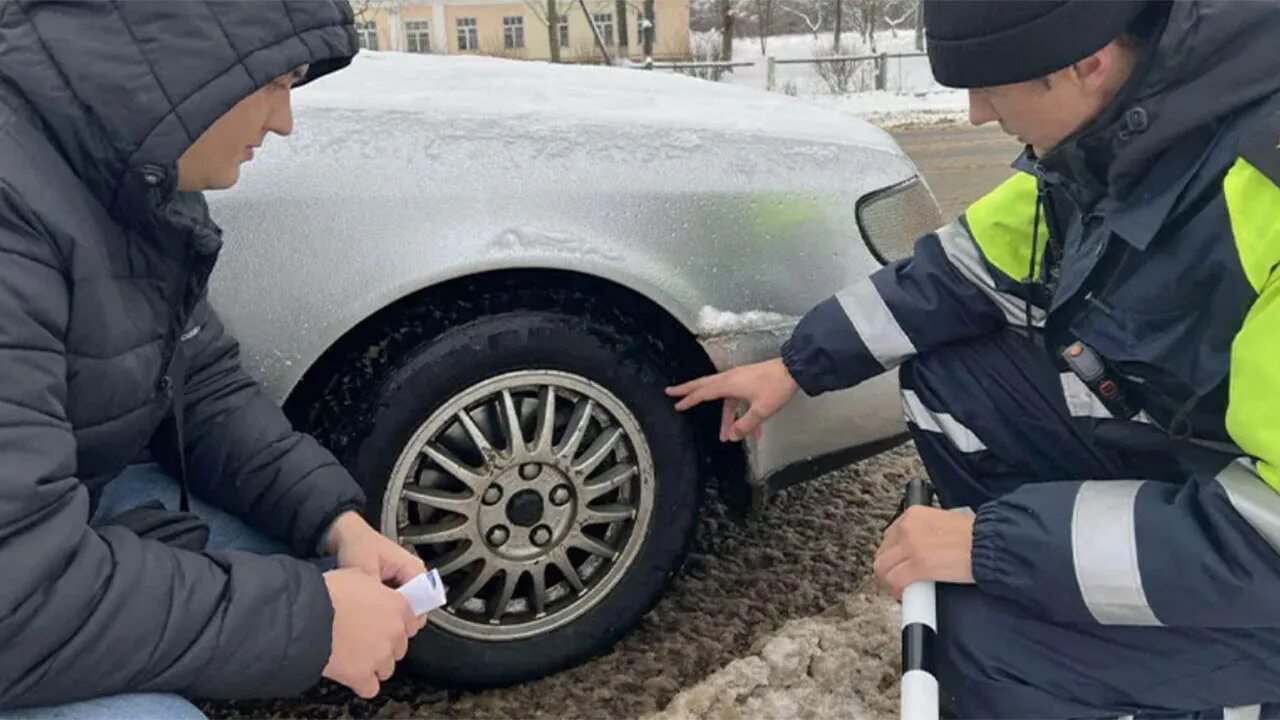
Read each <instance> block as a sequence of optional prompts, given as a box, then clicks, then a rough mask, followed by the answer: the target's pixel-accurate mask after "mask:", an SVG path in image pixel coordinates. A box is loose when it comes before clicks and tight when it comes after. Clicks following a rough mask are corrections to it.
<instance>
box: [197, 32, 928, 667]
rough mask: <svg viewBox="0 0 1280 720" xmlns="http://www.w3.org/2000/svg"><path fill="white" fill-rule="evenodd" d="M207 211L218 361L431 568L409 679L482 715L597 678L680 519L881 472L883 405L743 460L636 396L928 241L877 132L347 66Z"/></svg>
mask: <svg viewBox="0 0 1280 720" xmlns="http://www.w3.org/2000/svg"><path fill="white" fill-rule="evenodd" d="M295 97H296V100H295V102H296V103H297V112H296V128H297V129H296V131H295V133H294V135H293V136H292V137H290V138H288V139H287V140H277V141H276V142H274V143H271V144H269V145H268V146H267V148H265V152H263V153H262V154H261V155H260V159H259V160H258V161H257V162H255V163H254V164H253V165H252V166H250V167H247V168H246V170H245V177H244V179H243V181H242V183H241V184H240V185H239V186H238V187H237V188H236V189H235V190H234V191H230V192H228V193H225V194H223V195H221V196H219V197H216V198H214V199H213V204H214V208H213V210H214V216H215V218H217V219H218V220H219V221H220V223H221V224H222V225H223V227H224V229H225V231H226V237H227V238H228V241H227V246H226V248H225V250H224V253H223V258H222V259H221V261H220V264H219V267H218V270H217V272H216V274H215V277H214V281H213V299H214V304H215V305H216V306H217V307H218V308H219V309H220V311H221V312H222V313H223V315H224V317H225V318H226V321H227V323H228V325H229V326H230V327H231V329H232V330H233V331H234V332H235V333H236V334H237V335H238V336H239V338H240V340H241V342H242V346H243V353H244V361H245V364H246V366H247V367H248V368H249V369H250V371H251V372H253V373H255V374H256V377H257V378H259V379H260V380H261V381H262V383H263V384H264V385H265V387H266V388H267V390H268V392H269V393H270V394H271V395H272V396H274V397H275V398H277V399H278V400H279V401H280V402H282V403H283V404H284V405H285V407H286V409H287V411H288V412H289V414H290V417H291V418H292V419H293V420H294V421H295V423H297V425H298V426H299V427H303V428H306V429H308V430H310V431H311V432H313V433H315V434H316V435H317V436H318V437H319V438H321V440H322V441H323V442H325V443H326V444H327V445H328V447H330V448H332V449H333V450H334V452H335V453H336V454H337V456H338V457H339V458H340V459H341V460H342V462H343V463H344V464H346V465H347V466H348V467H349V468H350V469H351V470H352V472H353V473H354V474H355V477H356V478H357V479H358V480H359V481H360V482H361V483H362V484H363V486H364V488H365V490H366V491H367V492H368V494H369V500H370V501H369V505H368V510H367V514H368V517H369V519H370V520H371V522H373V523H374V524H375V526H376V527H380V528H381V529H382V531H383V532H385V533H386V534H387V535H388V536H390V537H392V538H394V539H396V540H398V541H399V542H400V543H402V544H404V545H405V546H408V547H411V548H413V549H415V550H416V551H417V552H418V553H420V554H421V556H422V557H423V558H424V559H425V560H426V562H427V563H428V565H429V566H432V567H435V568H438V569H439V570H440V572H441V573H442V574H443V576H444V577H445V581H446V584H447V585H448V589H449V593H448V594H449V604H448V605H447V607H445V608H443V609H441V610H440V611H437V612H436V613H434V617H433V619H432V622H431V623H430V624H429V625H428V629H427V630H426V631H424V632H423V633H420V634H419V636H418V638H417V639H416V640H415V642H414V644H413V647H412V649H411V650H410V654H409V657H408V659H407V660H408V664H409V667H410V668H411V669H412V670H414V671H416V672H417V673H418V674H420V675H421V676H422V677H425V678H426V679H429V680H431V681H433V682H436V683H440V684H445V685H449V686H455V687H478V686H493V685H502V684H509V683H513V682H519V681H524V680H528V679H531V678H535V677H539V676H542V675H545V674H548V673H551V672H554V671H556V670H559V669H562V668H565V667H568V666H570V665H573V664H576V663H579V662H581V661H582V660H584V659H585V658H587V657H589V656H591V655H593V654H595V653H598V652H601V651H603V650H606V649H608V648H609V647H610V646H611V645H613V644H614V643H615V642H616V641H617V640H618V639H619V638H620V637H621V636H622V635H623V634H624V633H625V632H627V630H628V629H629V628H631V627H632V626H633V625H634V624H635V623H636V622H637V621H638V620H639V619H640V618H641V617H642V616H643V615H644V613H646V612H647V611H648V610H649V609H650V608H651V607H652V606H653V605H654V603H655V602H656V601H657V599H658V598H659V596H660V595H661V594H662V592H663V590H664V588H665V586H666V584H667V582H668V579H669V578H670V577H671V576H672V575H673V573H675V572H676V571H677V569H678V568H679V566H680V562H681V560H682V558H683V556H684V553H685V552H686V550H687V548H688V546H689V541H690V538H691V537H692V534H693V530H694V527H695V521H696V518H697V514H698V508H699V504H700V503H701V502H702V500H703V496H704V488H707V487H709V486H711V484H712V483H715V484H716V487H717V488H718V492H719V495H720V496H721V497H723V498H726V499H727V500H728V501H729V502H731V503H732V504H734V505H736V506H738V507H740V508H743V509H746V508H756V509H758V508H760V507H761V506H762V505H763V503H764V501H765V500H766V499H767V497H768V495H769V493H770V492H771V491H775V490H777V489H778V488H779V487H782V486H785V485H787V484H790V483H794V482H797V481H800V480H804V479H806V478H810V477H814V476H816V475H817V474H819V473H821V472H823V471H825V470H828V469H831V468H833V467H837V466H839V465H842V464H846V463H848V462H850V461H851V460H852V459H854V458H856V457H857V456H859V455H865V454H868V453H871V452H875V451H876V450H877V449H879V448H883V447H886V446H888V445H892V444H895V443H897V442H899V441H900V439H901V437H902V433H903V422H902V420H901V410H900V407H901V404H900V401H899V399H898V397H897V386H896V377H895V376H893V375H891V374H886V375H884V376H883V377H881V378H879V379H877V380H875V381H873V382H870V383H867V384H866V385H864V386H862V387H860V388H858V389H856V390H852V391H847V392H841V393H834V394H830V395H828V396H823V397H821V398H819V399H810V398H803V397H802V398H799V399H798V400H797V401H796V402H794V403H793V404H792V405H791V406H789V407H788V408H787V409H786V410H784V411H783V413H782V414H780V415H779V416H778V417H777V418H776V419H775V420H773V421H772V422H771V423H770V424H769V425H768V426H767V428H766V431H765V432H764V435H763V437H762V438H761V439H760V440H758V441H755V440H751V441H748V442H746V443H745V444H742V445H737V444H722V443H720V442H718V439H717V428H718V420H719V413H718V410H717V409H715V408H702V409H699V410H698V411H695V412H693V413H691V414H687V415H685V414H680V413H677V412H676V411H675V410H674V407H673V402H672V400H671V399H670V398H669V397H667V396H666V395H665V393H664V387H666V386H668V385H670V384H674V383H677V382H680V381H683V380H687V379H689V378H692V377H695V376H700V375H703V374H706V373H710V372H713V371H716V370H720V369H725V368H728V367H730V366H734V365H738V364H742V363H747V362H753V361H758V360H762V359H766V358H769V357H773V356H776V355H777V353H778V352H779V347H780V344H781V342H782V341H783V340H785V339H786V337H787V335H788V333H789V332H790V330H791V329H792V328H793V327H794V325H795V323H796V321H797V319H798V318H799V316H801V315H802V314H803V313H804V312H805V311H807V310H808V309H809V308H810V307H812V306H813V305H815V304H816V303H818V302H820V301H821V300H823V299H825V298H826V297H828V296H830V295H831V294H832V293H834V292H836V291H838V290H840V289H842V288H844V287H846V286H848V285H850V284H852V283H853V282H855V281H857V280H859V279H860V278H863V277H865V276H866V275H867V274H868V273H869V272H871V271H873V270H875V269H876V268H878V267H880V266H881V265H882V263H883V262H884V261H885V260H887V259H892V258H897V257H900V256H902V255H904V254H907V253H909V252H910V247H911V244H912V243H913V242H914V240H915V238H917V237H918V236H919V235H921V234H923V233H924V232H927V231H928V230H931V229H933V228H935V227H937V226H938V225H940V224H941V222H940V217H939V211H938V207H937V205H936V203H935V202H934V198H933V195H932V193H931V192H930V190H929V188H928V187H927V185H926V184H925V183H924V181H923V180H922V178H921V177H920V175H919V173H918V172H917V169H916V167H915V166H914V165H913V163H912V162H911V161H910V160H909V159H908V158H907V157H906V156H905V155H904V154H903V152H902V150H901V149H900V148H899V147H898V146H897V144H896V143H895V142H894V141H893V139H892V138H891V137H890V136H889V135H888V134H886V133H885V132H883V131H881V130H878V129H876V128H874V127H872V126H870V125H868V124H867V123H865V122H863V121H860V120H858V119H856V118H853V117H851V116H849V115H846V114H843V113H839V112H836V111H834V110H828V109H824V108H821V107H818V106H816V105H811V104H808V103H805V102H802V101H799V100H796V99H793V98H789V97H786V96H784V95H778V94H769V93H764V92H761V91H758V90H753V89H748V88H741V87H734V86H730V85H722V84H715V83H710V82H705V81H702V80H696V79H693V78H687V77H682V76H676V75H670V74H665V73H660V72H645V71H640V70H630V69H622V68H604V67H568V66H553V65H547V64H542V63H523V62H513V61H502V60H493V59H482V58H443V57H421V56H408V55H392V54H378V53H364V54H362V55H361V56H360V57H359V58H357V60H356V62H355V63H354V65H353V67H352V68H350V69H349V70H347V71H345V72H343V73H339V74H338V75H336V76H334V77H332V78H328V79H325V80H323V81H320V82H318V83H316V84H315V85H314V86H311V87H306V88H303V89H302V90H300V91H299V92H298V93H297V94H296V96H295Z"/></svg>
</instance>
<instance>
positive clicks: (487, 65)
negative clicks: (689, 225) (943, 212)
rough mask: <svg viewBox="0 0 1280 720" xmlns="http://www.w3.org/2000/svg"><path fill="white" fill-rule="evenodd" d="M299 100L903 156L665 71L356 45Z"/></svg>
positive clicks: (745, 91) (838, 124) (746, 92)
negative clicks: (336, 70) (340, 69)
mask: <svg viewBox="0 0 1280 720" xmlns="http://www.w3.org/2000/svg"><path fill="white" fill-rule="evenodd" d="M296 104H297V105H298V107H300V108H337V109H347V110H364V111H392V112H412V113H420V114H423V115H426V116H429V117H431V118H434V119H441V120H447V119H449V118H492V119H494V120H495V121H501V124H503V125H509V124H510V122H511V120H512V119H527V122H528V124H529V126H530V127H531V128H532V127H536V126H538V125H540V124H547V123H551V124H554V125H555V126H557V127H562V128H564V127H572V126H573V125H583V126H588V125H590V126H596V127H598V126H600V125H617V126H626V127H629V128H631V129H633V130H634V129H635V128H637V127H649V128H653V129H654V130H655V131H658V134H656V135H655V136H654V142H655V143H663V142H665V141H666V138H665V137H664V136H663V134H662V133H661V131H663V130H700V131H711V132H723V133H730V134H748V135H758V136H765V137H769V138H777V139H784V138H785V139H794V140H804V141H809V142H820V143H833V144H841V145H856V146H860V147H866V148H871V149H877V150H882V151H884V152H887V153H890V154H894V155H901V154H902V151H901V149H900V148H899V147H898V145H897V143H896V142H895V141H894V140H893V138H892V137H891V136H890V135H889V134H888V133H886V132H884V131H883V130H881V129H879V128H877V127H875V126H874V125H872V124H870V123H868V122H867V121H865V120H862V119H861V118H858V117H855V116H853V115H850V114H847V113H844V112H840V111H838V110H833V109H830V108H824V107H821V106H818V105H816V104H813V103H808V102H805V101H803V100H800V99H797V98H793V97H789V96H786V95H782V94H777V93H769V92H765V91H763V90H759V89H755V88H748V87H740V86H734V85H727V84H723V83H714V82H710V81H706V80H700V79H697V78H692V77H688V76H684V75H677V74H673V73H671V72H670V71H659V70H655V71H645V70H639V69H626V68H616V67H602V66H588V65H553V64H550V63H544V62H527V61H514V60H503V59H496V58H486V57H444V56H435V55H410V54H405V53H377V52H362V53H361V54H360V55H359V56H358V57H357V58H356V59H355V62H354V63H352V66H351V67H350V69H348V70H347V71H346V72H344V73H340V74H338V75H337V76H335V77H333V78H331V79H329V80H327V81H326V82H325V83H323V87H320V86H316V87H314V88H308V91H307V92H305V93H299V94H298V95H297V99H296Z"/></svg>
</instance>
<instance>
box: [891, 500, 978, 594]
mask: <svg viewBox="0 0 1280 720" xmlns="http://www.w3.org/2000/svg"><path fill="white" fill-rule="evenodd" d="M972 555H973V516H972V515H968V514H961V513H954V512H948V511H946V510H939V509H938V508H931V507H909V508H907V509H906V511H905V512H903V513H902V515H901V516H899V517H898V519H897V520H894V521H893V524H892V525H890V526H889V529H888V530H886V531H885V533H884V541H883V542H882V543H881V544H880V549H879V550H877V551H876V561H875V571H876V577H877V578H879V579H880V582H881V583H882V584H884V585H885V586H887V587H888V588H889V590H890V591H892V592H893V596H894V597H895V598H896V599H898V600H899V601H900V600H902V591H903V590H904V589H906V587H907V586H908V585H910V584H911V583H914V582H917V581H920V580H933V581H936V582H949V583H963V584H972V583H973V561H972Z"/></svg>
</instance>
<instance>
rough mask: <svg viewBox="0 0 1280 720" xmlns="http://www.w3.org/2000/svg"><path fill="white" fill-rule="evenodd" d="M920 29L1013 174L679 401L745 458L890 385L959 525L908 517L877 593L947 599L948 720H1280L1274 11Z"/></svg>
mask: <svg viewBox="0 0 1280 720" xmlns="http://www.w3.org/2000/svg"><path fill="white" fill-rule="evenodd" d="M924 17H925V25H926V29H927V37H928V47H929V57H930V61H931V63H932V66H933V71H934V74H935V76H936V77H937V79H938V81H939V82H941V83H943V84H945V85H948V86H952V87H959V88H966V89H968V91H969V106H970V116H971V120H972V121H973V122H974V123H975V124H985V123H991V122H998V123H1000V126H1001V127H1002V128H1003V130H1004V131H1005V132H1007V133H1009V134H1010V135H1015V136H1017V137H1018V138H1019V140H1020V141H1021V142H1023V143H1024V144H1025V145H1026V149H1025V151H1024V152H1023V153H1022V154H1021V156H1020V157H1019V158H1018V159H1017V160H1016V162H1015V163H1014V168H1015V170H1016V172H1015V174H1014V175H1013V176H1012V177H1011V178H1010V179H1009V180H1007V181H1006V182H1004V183H1003V184H1001V185H1000V186H999V187H997V188H996V189H995V190H994V191H992V192H991V193H990V194H988V195H986V196H985V197H983V198H982V199H980V200H978V201H977V202H976V203H974V204H973V205H972V206H971V207H969V208H968V209H967V210H966V211H965V212H964V214H963V215H962V217H960V218H959V219H957V220H956V221H955V222H953V223H951V224H949V225H946V226H945V227H942V228H940V229H938V230H937V231H936V232H934V233H931V234H929V235H927V236H925V237H923V238H921V239H920V240H919V242H918V244H917V245H916V248H915V254H914V256H913V257H911V258H910V259H906V260H903V261H900V262H896V263H892V264H890V265H888V266H886V267H884V268H882V269H880V270H879V271H877V272H876V273H874V274H873V275H872V276H871V277H870V278H869V279H868V280H866V281H865V282H863V283H861V284H859V285H857V286H855V287H852V288H849V289H847V290H845V291H843V292H841V293H839V294H838V295H837V296H835V297H833V298H830V299H828V300H826V301H824V302H823V303H821V304H820V305H818V306H816V307H815V308H813V309H812V310H811V311H810V312H809V313H808V314H807V315H806V316H805V317H804V318H803V320H802V321H801V322H800V324H799V326H798V327H797V328H796V330H795V332H794V334H793V335H792V337H791V338H790V339H789V340H788V341H787V342H786V343H785V345H784V346H783V348H782V353H781V357H780V358H778V359H776V360H772V361H769V362H765V363H760V364H757V365H750V366H744V367H740V368H735V369H733V370H730V371H728V372H725V373H721V374H719V375H713V376H709V377H706V378H701V379H697V380H694V381H692V382H690V383H687V384H685V385H682V386H680V387H676V388H672V389H671V390H670V391H669V392H670V394H672V395H673V396H676V397H679V398H681V399H680V401H679V403H678V407H680V408H681V409H687V408H690V407H693V406H694V405H697V404H699V403H702V402H706V401H712V400H720V399H724V400H725V401H726V407H725V414H724V423H723V427H722V429H721V434H722V438H723V439H725V440H740V439H742V438H743V437H745V436H746V435H747V434H750V433H754V432H758V431H759V429H760V425H761V423H762V422H763V421H764V420H766V419H767V418H768V417H769V416H771V415H772V414H773V413H774V412H776V411H777V410H778V409H779V408H780V407H782V406H783V405H784V404H786V402H787V401H788V400H789V399H790V398H791V397H792V396H793V395H794V394H795V393H796V392H797V391H798V390H803V391H804V392H805V393H806V394H808V395H817V394H819V393H824V392H829V391H832V390H837V389H841V388H847V387H850V386H853V385H856V384H858V383H860V382H862V381H864V380H867V379H869V378H871V377H873V376H876V375H879V374H881V373H883V372H885V371H886V370H890V369H894V368H898V371H899V373H900V378H901V386H902V392H903V403H904V408H905V411H906V416H907V419H908V425H909V428H910V430H911V434H912V437H913V438H914V440H915V443H916V447H917V448H918V450H919V453H920V455H921V457H922V458H923V460H924V463H925V466H926V468H927V470H928V473H929V476H930V479H931V480H932V482H933V484H934V486H935V488H936V490H937V492H938V496H939V499H940V501H941V504H942V505H943V507H944V508H945V509H936V508H913V509H911V510H909V511H908V512H906V513H905V514H903V515H902V516H901V517H900V518H898V519H897V520H896V521H895V522H894V523H893V525H891V526H890V528H889V529H888V530H887V531H886V533H885V536H884V540H883V543H882V545H881V547H880V549H879V551H878V553H877V555H876V560H875V571H876V574H877V575H878V576H879V578H880V579H881V580H882V581H883V582H884V584H885V585H887V586H888V587H889V588H890V589H891V590H892V591H893V592H894V593H895V594H898V595H900V594H901V591H902V589H903V588H904V587H906V586H907V585H908V584H910V583H912V582H915V581H918V580H934V581H938V582H940V583H941V584H940V585H939V598H938V602H939V614H940V617H939V626H940V628H941V633H942V634H941V636H940V638H939V646H938V649H937V652H938V661H939V667H938V675H939V679H940V681H941V683H942V687H943V691H944V693H945V694H947V695H948V696H949V697H951V698H952V700H953V701H954V703H955V706H956V707H957V709H958V711H959V713H960V714H961V715H963V716H966V717H990V718H997V717H1007V718H1013V717H1017V718H1031V717H1117V716H1124V715H1135V714H1136V715H1137V716H1139V717H1141V716H1142V715H1143V714H1150V713H1169V712H1172V713H1175V714H1177V713H1181V714H1184V715H1196V714H1204V715H1203V716H1206V717H1223V716H1224V713H1225V717H1228V718H1231V717H1236V718H1256V717H1259V715H1260V714H1261V715H1266V714H1268V713H1269V711H1272V710H1274V709H1275V708H1271V707H1268V706H1267V705H1266V703H1267V702H1269V701H1270V702H1276V701H1280V601H1278V600H1277V598H1280V185H1278V184H1277V183H1280V149H1278V145H1280V54H1277V51H1276V47H1277V46H1276V38H1277V37H1280V3H1275V2H1236V1H1234V0H1219V1H1213V0H1199V1H1187V2H1174V3H1169V2H1154V1H1147V2H1128V1H1113V2H1089V1H1087V0H1046V1H1032V0H1027V1H1024V2H1000V1H998V0H976V1H961V0H925V2H924ZM739 408H743V409H745V413H743V414H742V415H741V417H737V414H736V413H735V410H736V409H739ZM955 510H961V511H964V510H970V511H972V512H955ZM1224 708H1225V710H1224ZM1162 717H1165V715H1162Z"/></svg>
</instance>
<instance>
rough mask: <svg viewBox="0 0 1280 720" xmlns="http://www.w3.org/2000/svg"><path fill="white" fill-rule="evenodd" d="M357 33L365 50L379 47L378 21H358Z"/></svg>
mask: <svg viewBox="0 0 1280 720" xmlns="http://www.w3.org/2000/svg"><path fill="white" fill-rule="evenodd" d="M356 35H357V36H358V37H359V38H360V47H362V48H364V49H365V50H377V49H378V23H376V22H374V21H372V20H370V21H368V22H358V23H356Z"/></svg>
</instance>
